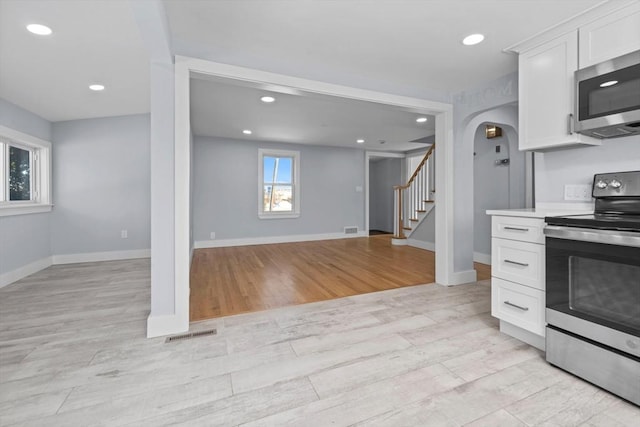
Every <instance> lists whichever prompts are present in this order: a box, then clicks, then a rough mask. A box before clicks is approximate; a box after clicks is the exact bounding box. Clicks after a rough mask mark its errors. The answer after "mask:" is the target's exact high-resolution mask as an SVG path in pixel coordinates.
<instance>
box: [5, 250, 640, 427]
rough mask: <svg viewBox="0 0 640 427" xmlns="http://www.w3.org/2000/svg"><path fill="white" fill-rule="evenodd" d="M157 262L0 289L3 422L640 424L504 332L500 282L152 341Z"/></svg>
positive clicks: (403, 291) (267, 314)
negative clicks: (496, 300) (495, 290)
mask: <svg viewBox="0 0 640 427" xmlns="http://www.w3.org/2000/svg"><path fill="white" fill-rule="evenodd" d="M149 289H150V285H149V261H148V260H130V261H113V262H102V263H90V264H76V265H65V266H54V267H50V268H48V269H46V270H44V271H42V272H40V273H37V274H35V275H33V276H30V277H28V278H25V279H23V280H21V281H19V282H16V283H14V284H12V285H9V286H7V287H5V288H2V289H0V425H2V426H3V427H4V426H48V427H56V426H65V427H73V426H98V425H109V426H122V425H126V426H136V427H137V426H153V427H159V426H166V425H180V426H225V427H228V426H269V427H272V426H289V425H291V426H305V427H306V426H352V425H357V426H385V427H387V426H391V427H393V426H462V425H464V426H543V425H544V426H603V427H604V426H606V427H615V426H637V425H638V424H637V421H638V419H640V409H639V408H638V407H635V406H633V405H631V404H629V403H627V402H625V401H622V400H621V399H619V398H617V397H615V396H613V395H611V394H609V393H607V392H605V391H603V390H601V389H599V388H597V387H594V386H592V385H590V384H588V383H586V382H584V381H582V380H580V379H578V378H575V377H573V376H571V375H569V374H567V373H565V372H563V371H561V370H559V369H557V368H554V367H552V366H550V365H549V364H547V363H546V362H545V361H544V359H543V355H542V353H541V352H539V351H538V350H536V349H534V348H532V347H530V346H528V345H526V344H523V343H521V342H519V341H517V340H515V339H513V338H510V337H508V336H506V335H503V334H501V333H500V332H499V331H498V328H497V322H496V321H495V319H493V318H492V317H491V316H490V315H489V306H490V302H489V299H490V298H489V295H490V286H489V283H488V282H481V283H479V284H471V285H461V286H456V287H442V286H439V285H434V284H432V285H419V286H413V287H405V288H399V289H392V290H388V291H381V292H375V293H369V294H365V295H357V296H353V297H347V298H338V299H333V300H330V301H324V302H318V303H312V304H304V305H297V306H292V307H286V308H281V309H275V310H268V311H263V312H259V313H251V314H243V315H237V316H231V317H224V318H218V319H212V320H208V321H203V322H198V323H194V324H192V330H194V331H196V330H204V329H210V328H216V329H217V334H216V335H210V336H203V337H200V338H195V339H191V340H186V341H177V342H172V343H165V342H164V339H162V338H154V339H146V338H145V337H144V336H145V324H146V317H147V315H148V312H149Z"/></svg>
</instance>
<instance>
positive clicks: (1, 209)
mask: <svg viewBox="0 0 640 427" xmlns="http://www.w3.org/2000/svg"><path fill="white" fill-rule="evenodd" d="M52 208H53V205H40V204H24V205H5V206H0V216H12V215H28V214H35V213H44V212H51V209H52Z"/></svg>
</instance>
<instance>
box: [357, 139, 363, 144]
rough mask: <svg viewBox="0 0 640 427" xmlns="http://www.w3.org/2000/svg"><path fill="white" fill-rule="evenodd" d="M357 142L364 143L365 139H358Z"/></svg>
mask: <svg viewBox="0 0 640 427" xmlns="http://www.w3.org/2000/svg"><path fill="white" fill-rule="evenodd" d="M356 142H357V143H358V144H364V139H356Z"/></svg>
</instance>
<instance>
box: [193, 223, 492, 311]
mask: <svg viewBox="0 0 640 427" xmlns="http://www.w3.org/2000/svg"><path fill="white" fill-rule="evenodd" d="M476 270H477V272H478V280H484V279H488V278H489V277H491V266H488V265H484V264H476ZM434 281H435V254H434V253H433V252H431V251H426V250H423V249H417V248H413V247H410V246H393V245H392V244H391V237H390V236H389V235H379V236H372V237H368V238H367V237H363V238H354V239H340V240H325V241H317V242H300V243H282V244H273V245H257V246H239V247H227V248H212V249H197V250H196V251H195V252H194V256H193V262H192V267H191V294H190V310H191V313H190V317H191V320H192V321H197V320H203V319H211V318H214V317H220V316H229V315H233V314H239V313H246V312H253V311H260V310H266V309H270V308H276V307H285V306H289V305H296V304H304V303H310V302H317V301H325V300H328V299H333V298H341V297H347V296H352V295H358V294H365V293H369V292H376V291H382V290H387V289H396V288H400V287H405V286H413V285H420V284H425V283H432V282H434Z"/></svg>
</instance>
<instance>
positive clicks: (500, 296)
mask: <svg viewBox="0 0 640 427" xmlns="http://www.w3.org/2000/svg"><path fill="white" fill-rule="evenodd" d="M544 297H545V295H544V292H543V291H541V290H539V289H531V288H529V287H527V286H524V285H519V284H517V283H513V282H509V281H507V280H502V279H498V278H495V277H494V278H492V279H491V315H492V316H493V317H497V318H498V319H502V320H504V321H505V322H509V323H511V324H512V325H515V326H517V327H519V328H522V329H525V330H527V331H529V332H533V333H534V334H537V335H540V336H544V332H545V331H544V327H545V317H544V309H545V301H544Z"/></svg>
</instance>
